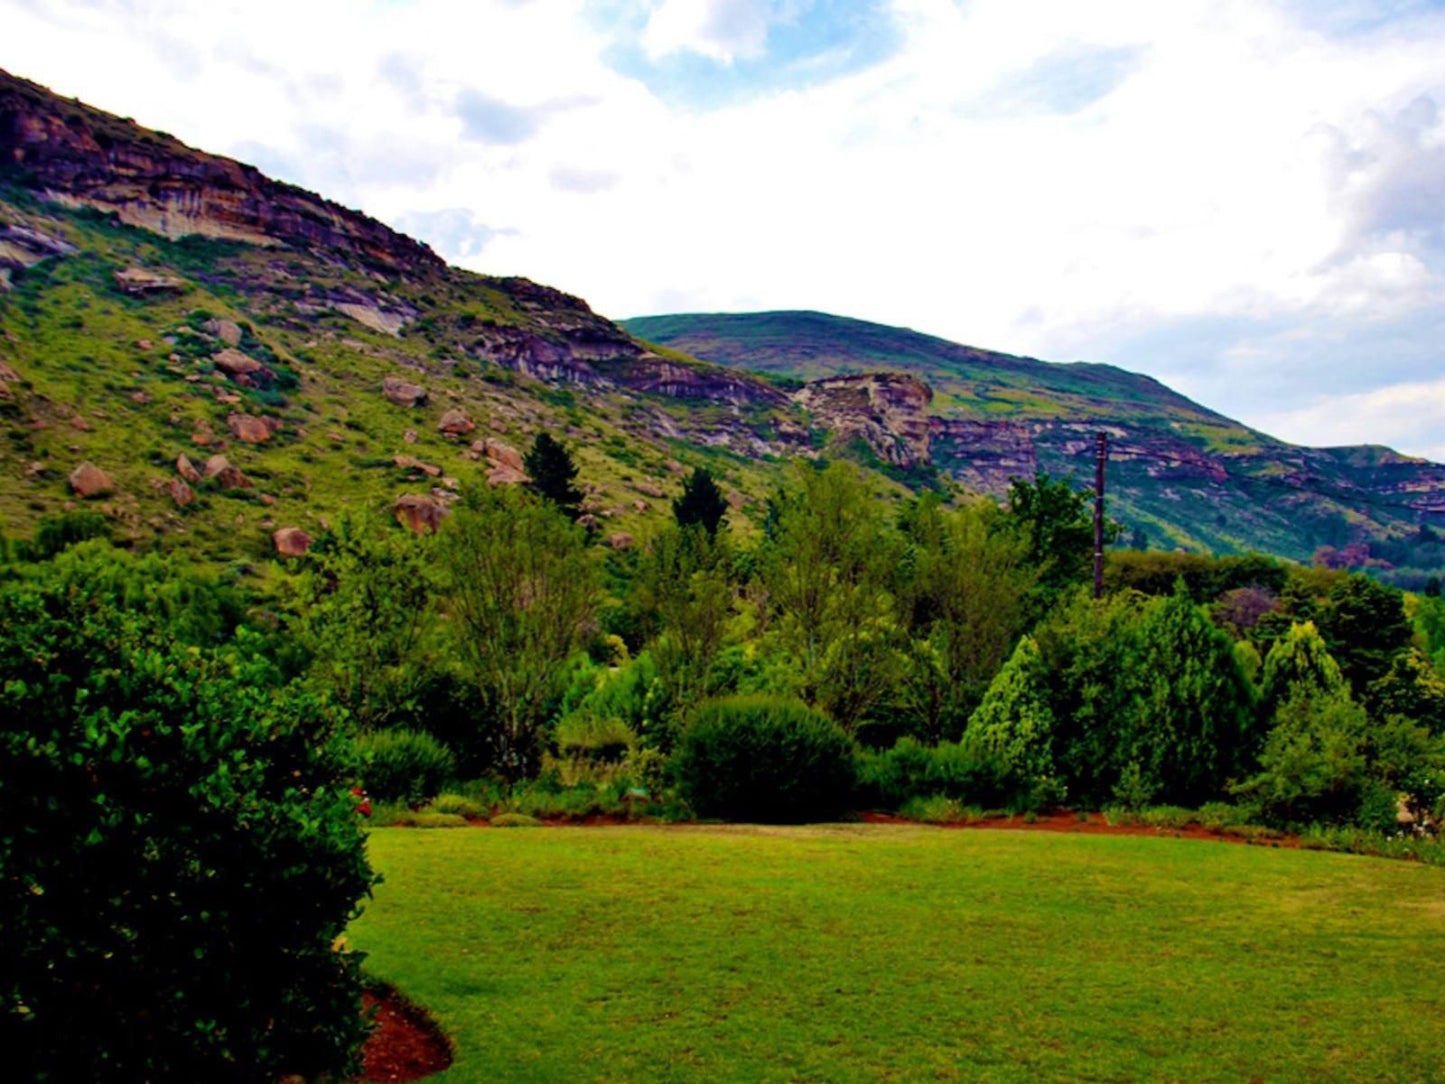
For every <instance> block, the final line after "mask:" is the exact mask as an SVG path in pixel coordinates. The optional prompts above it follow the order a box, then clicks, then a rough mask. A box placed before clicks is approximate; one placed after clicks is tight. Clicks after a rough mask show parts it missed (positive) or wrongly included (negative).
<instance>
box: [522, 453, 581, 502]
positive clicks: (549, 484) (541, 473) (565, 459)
mask: <svg viewBox="0 0 1445 1084" xmlns="http://www.w3.org/2000/svg"><path fill="white" fill-rule="evenodd" d="M522 463H523V465H524V466H525V467H526V468H527V475H528V476H529V477H530V478H531V479H532V480H531V482H530V483H528V488H530V489H531V490H532V492H533V493H535V494H537V496H539V497H541V498H542V499H543V500H546V501H549V502H551V503H552V504H554V505H556V506H557V507H558V508H559V509H560V510H561V511H563V512H565V513H566V514H567V516H568V518H569V519H572V518H576V515H577V506H578V505H580V504H581V503H582V491H581V490H580V489H578V488H577V487H576V486H574V485H573V484H572V482H573V479H575V478H576V477H577V465H576V464H575V463H573V462H572V456H571V455H570V454H569V453H568V451H567V449H566V448H564V447H563V446H562V445H561V444H560V443H558V442H557V441H556V440H553V439H552V435H551V434H550V433H545V432H543V433H538V434H537V439H536V440H535V441H533V442H532V450H531V451H529V452H528V453H527V454H526V456H525V457H523V460H522Z"/></svg>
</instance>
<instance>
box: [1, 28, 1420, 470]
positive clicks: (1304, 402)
mask: <svg viewBox="0 0 1445 1084" xmlns="http://www.w3.org/2000/svg"><path fill="white" fill-rule="evenodd" d="M616 2H617V3H618V4H620V5H621V6H620V7H619V8H618V9H617V10H619V11H626V12H627V13H629V17H628V18H619V19H618V20H617V21H616V23H615V25H602V24H600V23H599V21H598V16H597V11H598V10H599V9H598V7H597V6H596V2H595V0H533V2H531V3H526V4H517V3H509V2H504V0H495V2H479V3H475V4H468V5H457V4H453V3H447V2H445V0H416V2H415V3H411V4H405V5H400V4H375V5H370V6H367V7H364V8H363V7H357V6H355V5H351V4H343V3H340V2H339V0H336V2H330V3H323V2H313V3H308V4H304V5H298V4H294V3H287V4H283V3H281V2H280V0H255V2H254V3H248V4H247V5H245V6H244V7H243V6H241V5H238V4H217V5H211V4H207V5H201V4H199V3H194V4H192V3H181V2H179V0H176V2H173V3H166V4H164V5H161V4H131V5H127V6H125V7H121V6H118V5H113V4H106V3H104V2H99V3H97V2H94V0H92V2H83V0H55V2H53V3H50V4H47V5H34V4H19V3H15V2H11V3H6V2H5V0H0V25H4V26H5V35H4V39H3V41H0V66H3V67H5V68H7V69H8V70H10V71H12V72H14V73H16V74H20V75H25V76H27V77H30V78H34V79H37V80H38V81H40V82H43V83H47V84H49V85H51V86H53V87H54V88H55V89H56V90H58V91H59V92H61V93H63V94H67V95H70V94H73V95H77V96H80V97H82V98H84V99H85V100H87V101H90V102H92V103H94V104H96V105H99V106H101V107H103V108H107V109H110V110H112V111H114V112H118V113H121V114H123V115H124V114H129V115H133V116H135V117H136V118H137V119H138V120H140V121H141V122H142V123H144V124H147V125H149V126H152V127H158V128H163V129H166V130H169V131H171V132H173V133H175V134H176V135H178V136H180V137H181V138H183V139H186V140H187V141H188V142H191V143H195V144H198V145H201V146H204V147H207V148H209V149H213V150H217V151H220V152H223V153H242V152H245V153H247V154H250V155H252V156H256V157H261V158H263V160H264V162H265V163H267V164H273V165H272V167H271V168H276V169H278V170H279V169H282V168H283V167H284V168H285V169H287V170H289V171H291V172H290V173H289V175H288V176H287V178H286V179H289V180H296V181H298V182H299V183H303V184H306V185H307V186H309V187H313V188H316V189H318V190H321V191H322V192H324V193H325V194H327V195H330V196H332V197H333V198H336V199H338V200H340V201H341V202H344V203H347V204H350V205H353V206H359V207H361V208H362V209H364V210H366V211H367V212H368V213H370V214H373V215H376V216H377V217H379V218H381V219H382V220H384V221H392V222H406V223H408V224H411V225H414V226H415V227H416V228H417V229H418V231H419V232H425V230H426V229H432V230H435V231H436V232H435V234H434V235H433V236H429V237H426V238H425V239H427V240H429V241H431V242H432V243H433V244H435V245H437V246H438V248H439V250H440V251H442V252H443V254H445V255H449V256H450V257H452V258H454V259H458V260H461V261H462V262H464V263H466V264H467V265H468V266H472V267H475V268H476V269H478V270H484V271H488V272H494V273H499V274H510V273H519V274H525V275H528V276H529V277H532V278H535V279H537V280H539V281H543V282H547V283H550V284H552V285H555V286H558V287H560V288H563V289H566V290H570V291H573V292H575V293H578V294H581V295H582V296H584V297H586V298H587V299H588V300H589V301H590V302H591V303H592V304H593V305H594V307H595V308H597V309H598V310H599V311H602V312H605V313H609V314H612V315H616V316H628V315H636V314H641V313H646V312H656V311H660V310H667V309H672V310H674V311H676V310H678V309H682V308H692V309H720V310H738V309H748V308H786V307H810V308H819V309H824V310H828V311H833V312H839V313H843V314H847V315H852V316H858V317H862V318H867V319H876V320H880V321H884V322H888V323H896V324H905V325H910V326H913V327H916V328H918V329H920V330H924V331H930V332H933V333H935V334H940V335H944V336H947V337H949V338H953V339H957V340H959V341H963V342H969V343H974V344H976V345H980V346H987V347H994V348H998V349H1004V350H1010V351H1013V352H1018V353H1030V354H1034V355H1036V356H1040V357H1049V358H1057V359H1059V360H1072V359H1075V358H1087V359H1089V360H1097V361H1115V360H1120V361H1126V362H1128V363H1129V364H1131V365H1132V366H1134V367H1137V368H1144V369H1146V370H1148V371H1152V372H1154V373H1156V374H1157V375H1161V376H1162V377H1164V378H1166V379H1176V380H1178V381H1179V382H1180V383H1182V384H1183V385H1184V387H1185V390H1188V391H1192V392H1194V393H1196V394H1199V395H1201V396H1204V397H1205V401H1206V402H1208V403H1209V404H1210V405H1215V406H1218V407H1220V408H1221V409H1227V410H1230V411H1231V412H1233V413H1235V414H1236V415H1237V416H1240V417H1242V419H1243V420H1245V421H1248V422H1251V423H1253V424H1256V425H1261V426H1264V427H1266V428H1267V427H1268V426H1267V424H1266V422H1269V423H1270V424H1273V423H1274V422H1273V420H1275V419H1286V420H1288V417H1289V411H1290V410H1294V409H1298V410H1301V411H1308V410H1311V409H1314V408H1313V407H1311V406H1309V397H1310V396H1314V395H1317V394H1319V393H1321V392H1324V393H1333V392H1335V391H1340V392H1344V391H1347V390H1348V391H1351V392H1353V393H1358V392H1359V390H1360V381H1361V380H1368V379H1376V380H1378V381H1380V382H1382V383H1391V384H1398V383H1400V382H1402V381H1409V380H1412V379H1423V378H1424V377H1423V375H1422V374H1421V371H1420V370H1419V369H1418V368H1416V369H1415V370H1413V371H1412V370H1411V369H1410V367H1411V366H1417V367H1418V366H1420V365H1422V364H1424V362H1423V361H1422V360H1421V359H1422V358H1426V357H1432V358H1434V362H1435V364H1438V357H1435V355H1434V352H1433V351H1434V348H1433V347H1430V346H1428V344H1424V343H1423V342H1422V340H1420V339H1419V334H1421V333H1422V332H1420V331H1418V330H1415V329H1419V328H1428V329H1432V330H1438V328H1437V326H1436V325H1437V324H1438V321H1426V320H1422V319H1421V314H1422V313H1425V312H1429V311H1438V309H1439V306H1440V304H1441V302H1442V300H1445V235H1442V232H1441V228H1440V226H1439V225H1438V222H1439V218H1438V210H1437V209H1438V206H1439V198H1440V197H1441V196H1442V195H1445V192H1442V189H1441V187H1440V184H1441V182H1440V177H1441V176H1445V157H1442V156H1445V150H1442V148H1445V125H1442V122H1441V120H1440V108H1439V107H1440V106H1441V105H1442V104H1445V73H1442V69H1441V67H1440V64H1439V59H1440V57H1441V56H1442V55H1445V16H1441V15H1432V14H1430V13H1428V12H1425V13H1423V14H1420V15H1417V16H1411V17H1410V19H1409V20H1408V21H1406V22H1396V23H1380V22H1378V20H1376V21H1372V22H1369V23H1368V32H1364V31H1361V32H1358V33H1355V34H1354V35H1353V36H1351V35H1350V34H1348V33H1344V32H1340V31H1339V27H1341V26H1346V27H1348V26H1352V25H1354V23H1353V22H1352V21H1351V20H1350V19H1346V18H1344V16H1343V15H1341V14H1340V13H1338V12H1337V13H1336V15H1335V16H1333V17H1332V18H1331V20H1330V22H1329V24H1328V25H1327V26H1325V27H1323V28H1321V27H1318V26H1314V25H1306V24H1304V23H1302V22H1301V21H1300V20H1301V19H1302V18H1305V17H1307V15H1308V9H1307V8H1300V7H1299V6H1296V5H1285V4H1281V5H1280V6H1276V5H1273V4H1267V3H1260V2H1244V0H1226V2H1223V3H1220V2H1206V0H1176V2H1173V3H1169V4H1159V3H1157V2H1154V0H1099V2H1096V3H1092V4H1087V5H1080V4H1077V3H1073V2H1069V0H1037V2H1032V3H1020V2H1018V0H973V2H972V3H970V4H967V5H958V4H955V3H953V2H952V0H891V7H890V14H891V18H892V20H893V22H894V24H895V25H896V27H897V30H898V44H897V48H896V49H895V50H894V51H893V53H892V54H891V55H889V56H887V57H886V58H885V59H883V60H881V61H880V62H878V63H876V64H874V65H873V66H871V67H866V68H864V69H862V70H857V71H853V72H851V73H850V74H846V75H842V76H839V77H835V78H831V79H828V80H823V81H818V82H815V83H812V84H808V85H795V86H793V87H792V88H791V89H786V88H785V89H772V90H768V91H767V92H765V93H760V94H759V95H757V96H756V97H753V98H750V99H741V100H738V99H736V98H729V99H728V100H729V101H730V103H731V104H728V105H727V106H725V107H723V108H717V109H713V110H711V111H707V110H699V109H698V108H696V106H695V105H689V106H686V107H685V106H684V105H682V104H681V103H680V102H679V101H676V100H673V99H671V98H669V97H665V96H664V95H665V94H666V91H665V89H649V86H650V85H651V84H649V83H645V82H643V81H642V80H640V79H639V78H634V77H628V76H624V75H622V74H619V73H618V71H616V70H614V68H613V67H611V66H610V63H609V60H610V58H611V56H612V55H613V53H614V52H615V50H617V49H618V48H622V47H626V48H631V49H632V50H634V52H638V53H639V55H650V56H651V57H652V58H653V59H654V60H655V61H657V62H658V63H660V64H661V63H666V62H668V58H673V59H675V58H677V57H678V56H681V55H684V54H691V55H700V56H702V57H705V58H709V59H710V60H712V61H715V62H717V63H716V64H715V65H713V67H715V68H716V69H717V70H718V71H721V72H727V71H734V70H735V69H736V67H737V65H738V64H739V63H740V62H742V61H747V62H748V64H749V65H763V66H764V67H765V66H766V65H767V64H768V63H770V62H771V61H770V54H769V49H770V48H771V44H770V43H771V42H772V41H773V35H774V32H776V31H777V30H778V28H779V27H781V26H787V27H789V29H790V33H791V32H796V31H797V30H798V28H799V27H800V26H803V25H805V22H800V21H799V20H800V19H803V18H804V16H806V15H807V14H808V13H809V11H810V10H812V9H810V8H809V7H808V6H807V5H806V4H805V3H803V2H802V0H734V2H724V0H695V2H693V3H683V2H682V0H663V3H661V4H660V5H659V4H647V5H646V6H645V7H644V6H641V5H642V4H643V3H644V2H645V0H616ZM823 10H824V9H823V8H821V7H819V8H818V9H816V10H814V11H813V14H814V15H816V14H817V12H819V11H823ZM828 10H829V11H831V10H833V9H828ZM1362 10H1363V9H1362ZM1355 21H1358V20H1355ZM1362 25H1363V24H1362ZM277 27H284V28H285V32H284V33H278V32H277V31H276V28H277ZM1326 31H1329V32H1328V33H1327V32H1326ZM728 65H733V66H734V67H733V68H729V67H728ZM702 67H703V68H706V67H708V65H702ZM749 70H751V69H749ZM658 86H659V87H660V86H661V84H658ZM320 133H324V134H325V137H326V138H325V139H324V140H322V139H318V134H320ZM579 192H582V193H585V198H580V197H579ZM459 214H469V215H471V216H472V218H470V219H462V218H459V217H458V215H459ZM473 221H474V222H476V223H482V224H486V225H485V226H482V227H479V228H480V229H482V230H485V233H484V234H480V233H479V234H468V233H467V232H466V231H465V230H459V229H456V228H455V226H456V224H457V223H458V222H473ZM478 238H481V239H482V240H481V241H479V240H478ZM449 245H450V246H451V247H448V246H449ZM1199 325H1207V326H1208V331H1209V335H1208V337H1207V339H1202V340H1200V341H1198V342H1190V341H1189V340H1187V339H1186V338H1185V337H1184V335H1185V330H1187V329H1189V328H1191V327H1195V326H1199ZM1181 329H1185V330H1181ZM1411 336H1414V337H1413V338H1412V337H1411ZM1149 343H1153V344H1155V345H1154V347H1148V346H1147V345H1141V344H1149ZM1371 343H1375V344H1377V345H1378V349H1376V350H1375V351H1374V352H1373V353H1372V354H1371V356H1370V357H1369V359H1368V364H1362V362H1363V361H1364V360H1365V359H1355V360H1354V361H1353V362H1352V360H1351V357H1350V355H1349V353H1348V351H1349V350H1351V349H1354V348H1355V347H1356V346H1364V345H1367V344H1371ZM1427 347H1428V348H1427ZM1311 351H1318V352H1319V356H1320V358H1321V359H1324V360H1322V361H1321V362H1320V364H1319V366H1317V368H1316V369H1315V371H1313V372H1310V371H1309V370H1308V363H1309V360H1310V354H1311ZM1326 365H1328V366H1330V367H1331V368H1329V369H1328V371H1326V369H1325V366H1326ZM1372 373H1374V374H1376V375H1374V376H1372V375H1371V374H1372ZM1209 395H1217V396H1219V398H1217V399H1213V400H1211V399H1210V398H1208V396H1209ZM1406 415H1407V404H1403V403H1402V405H1401V407H1400V409H1399V410H1395V411H1384V410H1379V411H1376V412H1374V413H1373V414H1370V413H1368V412H1363V413H1361V414H1360V416H1361V417H1370V418H1373V419H1374V420H1376V421H1378V423H1379V424H1380V425H1381V426H1382V428H1381V429H1379V430H1378V431H1373V432H1370V433H1360V432H1358V431H1357V427H1352V426H1345V425H1344V424H1343V423H1339V424H1336V426H1335V428H1334V429H1331V428H1330V425H1331V424H1332V423H1330V422H1329V420H1328V411H1325V410H1324V409H1323V408H1321V410H1320V412H1319V413H1318V414H1317V415H1311V416H1312V417H1316V418H1317V423H1311V424H1312V425H1315V429H1312V430H1310V431H1311V432H1317V434H1318V435H1319V436H1320V437H1321V438H1328V439H1330V440H1331V441H1333V442H1338V441H1339V440H1343V439H1357V438H1359V439H1363V438H1368V439H1370V440H1372V441H1378V442H1394V443H1400V444H1406V443H1407V439H1406V438H1407V436H1409V434H1411V433H1414V432H1416V431H1419V427H1415V428H1414V429H1412V428H1411V427H1410V426H1409V425H1408V424H1407V417H1406ZM1422 416H1429V417H1433V415H1430V414H1429V413H1428V411H1424V410H1423V407H1422ZM1279 424H1285V422H1280V423H1279ZM1289 424H1294V423H1293V422H1289ZM1300 424H1303V423H1300ZM1330 433H1334V434H1335V436H1334V437H1329V434H1330ZM1312 439H1314V438H1312ZM1409 439H1411V440H1414V439H1416V438H1414V437H1409ZM1421 439H1424V438H1421ZM1419 446H1420V445H1418V444H1417V445H1416V447H1419Z"/></svg>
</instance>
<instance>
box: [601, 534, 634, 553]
mask: <svg viewBox="0 0 1445 1084" xmlns="http://www.w3.org/2000/svg"><path fill="white" fill-rule="evenodd" d="M607 544H608V545H609V546H611V547H612V548H613V549H615V550H630V549H631V548H632V547H633V546H634V545H636V544H637V540H636V539H635V538H633V537H632V536H631V535H630V534H628V533H627V532H626V531H615V532H613V533H612V534H610V535H608V536H607Z"/></svg>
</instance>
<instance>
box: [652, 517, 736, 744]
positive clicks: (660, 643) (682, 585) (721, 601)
mask: <svg viewBox="0 0 1445 1084" xmlns="http://www.w3.org/2000/svg"><path fill="white" fill-rule="evenodd" d="M729 565H730V555H729V551H728V547H727V545H726V543H725V542H724V541H723V540H722V539H720V538H717V537H715V536H713V535H712V534H710V533H709V532H708V530H707V528H706V526H705V525H704V524H701V523H697V524H693V525H691V526H688V527H672V528H668V529H664V530H662V531H660V532H658V534H657V535H656V536H655V537H654V538H653V539H652V541H651V543H650V544H649V546H648V548H647V551H646V553H645V554H644V555H643V558H642V560H641V561H640V562H639V564H638V571H637V580H636V588H635V594H636V596H637V605H638V606H639V607H640V608H642V609H643V610H644V611H645V612H649V613H653V614H656V616H657V621H658V624H659V626H660V628H661V633H660V635H659V636H658V638H657V639H656V640H655V641H654V646H653V649H652V654H653V656H654V658H655V659H656V661H657V665H658V667H659V669H660V671H661V675H662V679H663V682H664V684H665V685H666V687H667V688H668V691H669V692H670V694H671V696H672V698H673V701H674V704H675V705H676V707H677V708H679V709H680V708H683V707H685V706H687V705H689V704H691V703H695V702H696V699H697V698H698V696H699V694H700V693H701V691H702V686H703V679H704V676H705V675H706V674H707V670H708V667H709V666H710V665H711V663H712V661H713V659H714V658H715V657H716V656H717V653H718V651H719V650H720V649H721V648H722V646H723V641H724V638H725V636H726V634H727V628H728V620H729V618H730V617H731V615H732V609H733V585H732V583H731V581H730V578H729V574H728V570H729ZM660 737H662V738H663V740H664V744H666V736H665V735H661V736H660Z"/></svg>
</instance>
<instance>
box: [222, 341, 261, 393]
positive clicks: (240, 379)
mask: <svg viewBox="0 0 1445 1084" xmlns="http://www.w3.org/2000/svg"><path fill="white" fill-rule="evenodd" d="M211 364H212V365H214V366H215V367H216V368H217V369H219V370H220V371H221V372H223V373H225V374H226V375H227V376H228V377H230V378H231V379H232V380H234V381H235V382H236V383H237V384H240V385H241V386H242V387H247V388H250V387H267V386H269V385H270V383H271V381H272V379H273V378H274V377H275V375H276V374H274V373H273V372H271V370H270V369H268V368H266V366H264V365H262V364H261V363H260V362H259V361H257V360H256V359H255V358H253V357H251V356H249V355H247V354H243V353H241V351H239V350H236V349H233V348H232V347H229V346H228V347H226V349H224V350H222V351H221V352H220V353H218V354H212V355H211Z"/></svg>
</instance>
